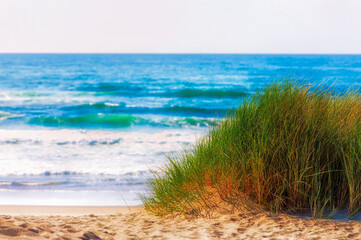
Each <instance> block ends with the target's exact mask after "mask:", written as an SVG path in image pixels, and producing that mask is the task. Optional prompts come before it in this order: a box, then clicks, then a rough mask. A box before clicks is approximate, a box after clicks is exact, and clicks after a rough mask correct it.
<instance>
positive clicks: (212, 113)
mask: <svg viewBox="0 0 361 240" xmlns="http://www.w3.org/2000/svg"><path fill="white" fill-rule="evenodd" d="M61 110H63V111H74V112H75V113H78V112H87V113H89V111H90V112H91V111H93V112H97V113H98V112H99V111H101V112H103V113H128V114H129V113H132V114H149V113H150V114H170V115H174V114H178V115H185V116H204V115H206V116H209V117H217V116H221V117H223V116H225V114H226V113H227V111H228V109H214V108H198V107H183V106H165V107H158V108H157V107H156V108H148V107H127V106H126V104H125V103H110V102H99V103H89V104H81V105H74V106H66V107H62V108H61Z"/></svg>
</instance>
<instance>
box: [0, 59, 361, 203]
mask: <svg viewBox="0 0 361 240" xmlns="http://www.w3.org/2000/svg"><path fill="white" fill-rule="evenodd" d="M285 77H291V78H293V79H296V80H298V81H300V82H301V83H305V84H311V85H312V86H318V85H320V84H322V86H326V87H330V89H331V90H332V91H335V92H336V93H343V92H345V91H347V90H348V89H349V88H350V87H352V88H355V89H358V88H359V87H360V84H361V55H262V54H258V55H252V54H248V55H247V54H0V204H9V205H16V204H21V205H88V206H113V205H139V204H141V201H140V200H139V197H138V194H139V193H143V194H144V193H146V190H147V189H146V182H147V179H148V178H149V177H151V176H152V174H151V171H159V168H160V167H161V166H162V165H163V164H164V163H166V162H167V156H171V155H172V154H174V153H177V152H179V151H181V150H182V149H185V148H188V147H190V146H192V144H194V143H195V142H196V140H197V139H198V138H200V137H202V136H203V135H204V134H206V133H207V131H208V128H209V127H211V126H213V125H216V124H219V123H220V122H221V121H222V118H224V117H225V116H226V114H227V112H228V111H229V109H230V108H234V107H237V106H238V105H240V104H242V102H243V101H244V99H246V98H247V97H251V96H252V95H253V94H255V93H256V92H258V91H260V89H262V87H264V86H265V85H267V84H270V83H272V82H274V81H278V80H282V79H284V78H285Z"/></svg>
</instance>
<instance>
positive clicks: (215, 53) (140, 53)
mask: <svg viewBox="0 0 361 240" xmlns="http://www.w3.org/2000/svg"><path fill="white" fill-rule="evenodd" d="M0 54H119V55H121V54H124V55H126V54H134V55H136V54H139V55H147V54H148V55H151V54H157V55H172V54H174V55H182V54H183V55H192V54H194V55H211V54H212V55H361V52H360V53H332V52H330V53H300V52H293V53H227V52H224V53H222V52H209V53H204V52H202V53H201V52H199V53H198V52H185V53H182V52H169V53H165V52H149V53H148V52H144V53H142V52H0Z"/></svg>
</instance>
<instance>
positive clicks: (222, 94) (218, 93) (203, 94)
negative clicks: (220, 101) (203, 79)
mask: <svg viewBox="0 0 361 240" xmlns="http://www.w3.org/2000/svg"><path fill="white" fill-rule="evenodd" d="M164 95H165V96H167V97H180V98H241V97H246V96H247V95H248V94H247V92H244V91H234V90H220V89H182V90H179V91H174V92H169V93H165V94H164Z"/></svg>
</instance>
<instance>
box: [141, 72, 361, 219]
mask: <svg viewBox="0 0 361 240" xmlns="http://www.w3.org/2000/svg"><path fill="white" fill-rule="evenodd" d="M148 186H149V189H150V193H149V195H147V196H142V200H143V202H144V205H145V208H146V209H147V210H148V211H151V212H153V213H156V214H160V215H166V214H170V213H181V214H186V215H187V214H192V215H204V214H205V213H208V212H209V211H211V210H212V209H214V208H217V207H219V206H221V205H222V203H225V202H226V203H231V204H232V205H233V206H234V207H250V206H253V205H257V206H261V207H262V208H265V209H267V210H270V211H272V212H280V211H282V212H287V211H294V212H300V211H304V210H310V209H311V210H312V212H313V215H314V217H319V216H322V215H323V213H324V210H325V209H343V208H347V209H348V212H349V214H353V213H355V212H356V211H358V210H359V209H360V207H361V96H360V94H359V93H356V92H351V91H349V92H347V93H346V94H343V95H335V94H333V93H332V92H331V91H330V90H327V89H326V90H325V89H322V88H318V89H316V90H315V89H312V90H311V89H310V87H308V86H306V85H299V84H297V83H294V82H292V81H290V80H287V79H286V80H285V81H283V82H281V83H274V84H272V85H269V86H268V87H266V88H265V89H264V90H263V91H262V92H260V93H258V94H255V95H254V96H253V97H251V98H248V99H246V100H245V101H244V103H243V104H242V105H241V106H239V107H238V108H237V109H234V110H232V111H230V113H229V114H228V115H227V117H226V118H225V119H224V121H223V122H222V124H220V125H218V126H214V127H213V128H211V129H210V131H209V134H208V135H207V136H206V137H204V138H202V139H201V140H199V141H198V142H197V143H196V144H195V145H194V146H193V147H191V148H189V149H187V150H184V152H182V153H178V154H177V155H175V156H173V157H170V158H169V163H168V164H166V165H165V166H164V167H163V168H162V171H161V172H160V173H157V172H155V173H154V178H153V179H150V180H149V183H148Z"/></svg>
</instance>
